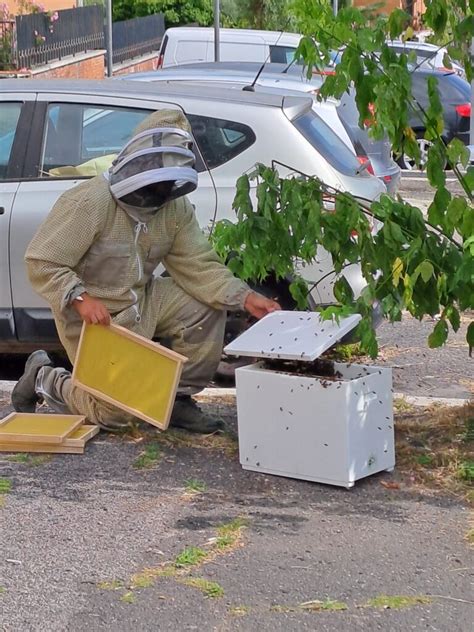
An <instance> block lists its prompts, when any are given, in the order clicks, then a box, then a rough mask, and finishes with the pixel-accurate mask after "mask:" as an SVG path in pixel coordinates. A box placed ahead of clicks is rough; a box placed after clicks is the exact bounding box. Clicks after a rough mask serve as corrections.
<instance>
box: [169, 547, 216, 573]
mask: <svg viewBox="0 0 474 632" xmlns="http://www.w3.org/2000/svg"><path fill="white" fill-rule="evenodd" d="M206 557H208V553H206V551H204V550H203V549H200V548H198V547H196V546H187V547H186V548H185V549H184V551H182V552H181V553H180V554H179V555H178V556H177V557H176V559H175V561H174V565H175V567H176V568H182V567H183V566H196V564H199V563H200V562H202V561H203V560H205V559H206Z"/></svg>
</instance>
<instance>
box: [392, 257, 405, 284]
mask: <svg viewBox="0 0 474 632" xmlns="http://www.w3.org/2000/svg"><path fill="white" fill-rule="evenodd" d="M402 272H403V261H402V260H401V259H400V257H397V258H396V259H395V261H394V262H393V265H392V275H393V276H392V282H393V285H394V286H395V287H398V284H399V282H400V277H401V275H402Z"/></svg>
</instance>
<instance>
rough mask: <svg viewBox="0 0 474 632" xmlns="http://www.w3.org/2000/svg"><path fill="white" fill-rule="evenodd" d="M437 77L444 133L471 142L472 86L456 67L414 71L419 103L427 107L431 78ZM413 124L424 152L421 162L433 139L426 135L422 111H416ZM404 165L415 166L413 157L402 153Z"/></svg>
mask: <svg viewBox="0 0 474 632" xmlns="http://www.w3.org/2000/svg"><path fill="white" fill-rule="evenodd" d="M429 77H436V79H437V80H438V91H439V95H440V99H441V105H442V106H443V119H444V129H443V132H442V137H443V139H444V140H445V141H446V143H449V141H450V140H452V139H453V138H459V139H460V140H461V141H462V142H463V143H464V144H465V145H469V130H470V126H471V86H470V85H469V83H468V82H467V81H465V80H464V79H462V78H461V77H459V76H458V75H457V74H456V73H455V72H453V71H443V72H440V71H435V70H431V71H430V70H428V71H425V70H423V71H422V70H417V71H416V72H414V73H413V74H412V94H413V97H414V98H415V99H416V101H417V102H418V103H419V104H420V106H421V107H422V108H423V109H425V108H427V107H428V104H429V101H428V84H427V82H428V78H429ZM409 125H410V127H412V128H413V130H414V131H415V134H416V137H417V139H418V145H419V147H420V153H421V164H422V165H423V164H424V163H425V162H426V160H427V157H428V156H427V152H428V148H429V147H430V144H431V143H430V141H429V140H426V139H425V138H424V135H425V127H424V122H423V118H422V115H421V111H420V110H418V111H415V112H413V114H412V116H411V118H410V120H409ZM399 164H400V166H401V167H402V169H410V170H411V169H415V168H416V165H415V163H414V160H413V159H412V158H410V157H409V156H407V155H406V154H402V155H401V157H400V158H399Z"/></svg>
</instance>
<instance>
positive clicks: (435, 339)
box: [428, 319, 448, 349]
mask: <svg viewBox="0 0 474 632" xmlns="http://www.w3.org/2000/svg"><path fill="white" fill-rule="evenodd" d="M447 338H448V325H447V323H446V321H445V320H444V319H441V320H440V321H438V322H437V323H436V325H435V327H434V329H433V331H432V332H431V334H430V335H429V336H428V345H429V347H430V349H434V348H435V347H441V346H442V345H443V344H444V343H445V342H446V340H447Z"/></svg>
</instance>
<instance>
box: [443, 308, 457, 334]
mask: <svg viewBox="0 0 474 632" xmlns="http://www.w3.org/2000/svg"><path fill="white" fill-rule="evenodd" d="M443 316H445V317H446V318H447V319H448V320H449V322H450V323H451V327H452V328H453V331H458V329H459V327H460V326H461V316H460V314H459V311H458V310H457V309H456V308H455V307H454V305H449V306H448V307H447V308H446V309H445V310H444V312H443Z"/></svg>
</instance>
